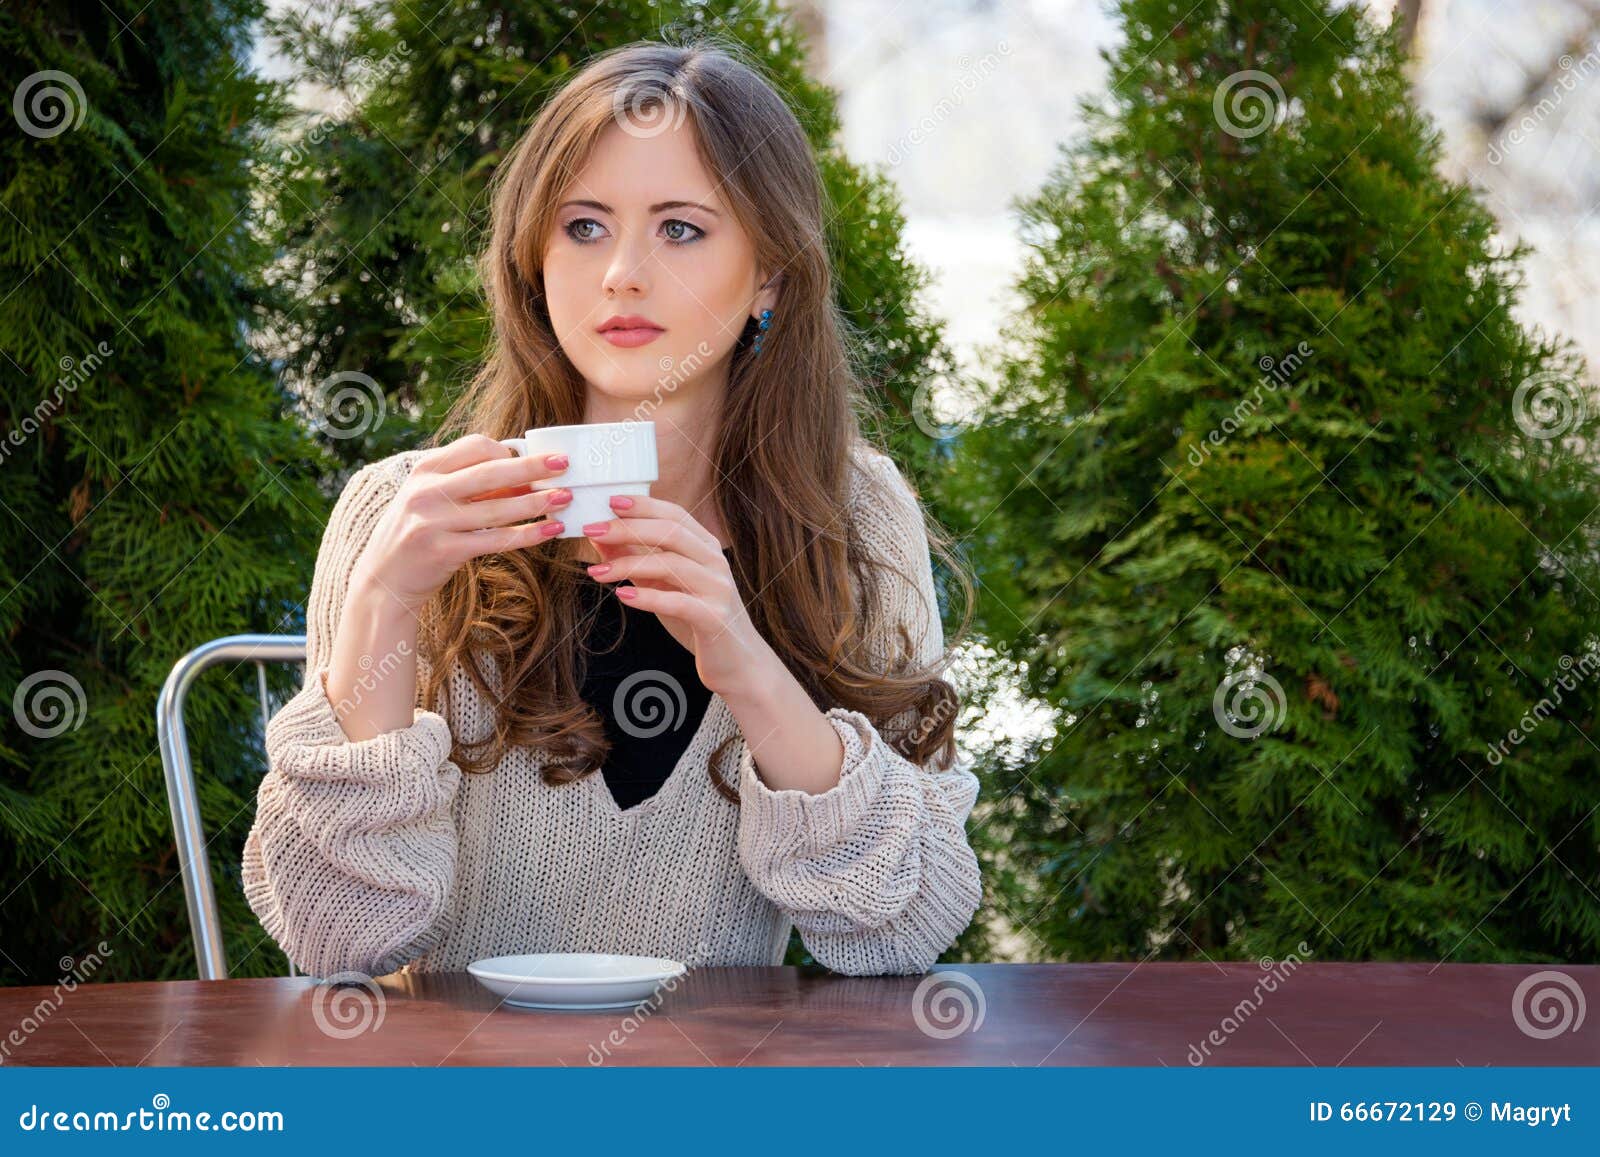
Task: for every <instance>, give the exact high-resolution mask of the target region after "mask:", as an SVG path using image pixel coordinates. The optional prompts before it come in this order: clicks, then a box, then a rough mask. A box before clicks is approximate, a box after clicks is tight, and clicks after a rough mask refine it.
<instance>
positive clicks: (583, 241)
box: [566, 217, 602, 245]
mask: <svg viewBox="0 0 1600 1157" xmlns="http://www.w3.org/2000/svg"><path fill="white" fill-rule="evenodd" d="M583 225H593V226H594V227H595V228H597V229H598V228H601V227H602V226H601V225H600V222H598V221H596V220H595V219H594V218H593V217H578V218H575V219H574V220H571V221H568V222H567V225H566V234H567V236H568V237H571V238H572V239H573V240H574V241H576V242H577V243H578V244H579V245H590V244H593V242H594V240H595V238H593V237H580V236H578V234H577V233H576V232H575V230H576V229H578V228H579V227H580V226H583Z"/></svg>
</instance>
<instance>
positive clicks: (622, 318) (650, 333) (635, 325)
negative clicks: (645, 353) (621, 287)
mask: <svg viewBox="0 0 1600 1157" xmlns="http://www.w3.org/2000/svg"><path fill="white" fill-rule="evenodd" d="M599 329H600V336H601V337H603V338H605V339H606V340H607V341H608V342H610V343H611V344H612V345H615V346H623V347H625V348H628V349H632V348H634V347H635V346H642V345H649V344H650V343H651V342H653V341H655V340H656V338H657V337H659V336H660V335H661V334H663V333H665V332H666V331H665V330H663V329H662V328H661V327H660V326H659V325H657V324H656V323H655V322H653V321H651V320H650V319H649V318H647V317H640V316H639V315H638V314H634V313H626V314H618V315H617V316H615V317H609V318H607V319H606V320H605V321H603V322H601V323H600V326H599Z"/></svg>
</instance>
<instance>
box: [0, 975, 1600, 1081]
mask: <svg viewBox="0 0 1600 1157" xmlns="http://www.w3.org/2000/svg"><path fill="white" fill-rule="evenodd" d="M1551 968H1554V969H1556V970H1559V972H1560V973H1561V974H1563V975H1564V976H1565V977H1567V978H1568V979H1569V980H1570V981H1571V982H1572V984H1574V985H1576V986H1577V987H1578V988H1579V989H1581V992H1582V994H1583V996H1584V1001H1585V1007H1586V1015H1585V1017H1584V1020H1583V1021H1582V1023H1581V1024H1579V1025H1578V1026H1577V1027H1576V1030H1575V1031H1571V1030H1569V1031H1564V1032H1561V1033H1560V1034H1559V1035H1555V1036H1551V1037H1549V1038H1548V1039H1540V1038H1539V1037H1537V1036H1535V1035H1530V1033H1529V1032H1526V1031H1524V1030H1523V1028H1521V1027H1519V1019H1520V1020H1521V1022H1522V1023H1523V1024H1528V1025H1530V1026H1531V1027H1532V1028H1533V1029H1534V1030H1535V1031H1539V1028H1540V1025H1539V1022H1538V1021H1537V1019H1531V1018H1530V1016H1529V1015H1528V1014H1527V1013H1526V1012H1525V1013H1524V1014H1523V1015H1522V1016H1521V1017H1520V1018H1519V1017H1518V1016H1517V1015H1515V1014H1514V1011H1513V998H1514V996H1515V995H1516V992H1517V988H1518V985H1519V983H1520V982H1522V981H1523V980H1524V979H1525V978H1528V977H1530V976H1532V975H1533V974H1535V973H1538V972H1541V971H1547V970H1549V969H1551ZM957 974H959V975H957ZM1264 975H1266V974H1265V973H1264V972H1263V970H1262V968H1261V967H1259V966H1258V965H1257V964H1255V963H1253V962H1248V961H1247V962H1230V963H1222V964H1189V963H1181V964H1180V963H1151V964H1134V963H1108V964H960V965H941V966H939V967H938V968H936V969H935V970H934V972H932V973H930V974H929V975H928V976H927V977H916V976H907V977H864V978H863V977H846V976H838V975H834V974H831V973H828V972H826V971H824V970H820V969H810V968H806V969H801V968H790V967H785V968H701V969H694V970H691V971H690V972H689V973H688V974H687V975H686V976H684V977H683V978H681V979H680V980H679V981H678V983H677V986H676V988H674V989H673V990H671V991H663V992H661V993H660V994H659V996H658V997H657V998H654V999H653V1000H651V1001H646V1002H644V1003H643V1004H641V1005H639V1006H638V1007H637V1008H636V1009H634V1010H629V1009H618V1010H608V1011H587V1012H586V1011H572V1010H566V1011H544V1010H530V1009H522V1008H516V1007H513V1006H510V1005H501V1004H499V1003H498V999H497V998H496V997H495V996H493V995H492V994H491V993H489V992H488V991H487V990H485V989H484V988H482V987H480V986H479V985H478V983H477V982H476V981H474V980H473V979H472V978H471V977H470V976H468V975H467V974H466V973H434V974H419V975H409V974H405V973H395V974H393V975H391V976H386V977H381V978H380V979H379V980H378V981H376V982H375V983H374V985H373V990H372V991H370V992H369V991H368V990H367V989H365V988H362V987H360V986H354V987H345V988H337V987H330V986H327V985H320V986H319V985H318V984H317V983H316V982H315V981H312V980H310V979H307V978H304V977H297V978H282V979H255V980H226V981H212V982H206V981H198V980H195V981H171V982H161V983H118V984H110V983H108V984H94V983H91V984H87V985H82V986H80V987H79V988H77V989H76V990H75V991H72V992H68V993H64V994H62V996H61V1001H60V1006H59V1007H58V1008H56V1009H54V1010H53V1011H52V1012H51V1013H50V1014H49V1015H48V1016H46V1017H44V1018H43V1023H41V1024H39V1025H38V1027H37V1028H35V1029H33V1030H31V1031H29V1032H27V1033H26V1034H25V1035H24V1039H23V1042H22V1043H21V1044H20V1045H18V1044H16V1043H14V1042H7V1043H6V1044H5V1051H4V1053H3V1056H0V1059H3V1060H4V1063H6V1064H13V1065H256V1064H260V1065H291V1064H292V1065H440V1064H447V1065H568V1066H575V1067H581V1066H587V1065H595V1064H618V1065H881V1064H895V1065H1030V1066H1031V1065H1040V1064H1046V1065H1168V1066H1173V1067H1179V1068H1181V1067H1185V1066H1188V1065H1191V1064H1195V1063H1203V1064H1207V1065H1317V1066H1337V1065H1355V1066H1366V1065H1457V1064H1460V1065H1497V1066H1500V1065H1596V1064H1600V966H1577V965H1568V966H1563V965H1554V966H1545V967H1544V968H1540V967H1533V966H1524V965H1499V964H1445V965H1431V964H1340V963H1320V962H1319V963H1306V964H1302V965H1300V966H1299V967H1298V969H1296V970H1295V971H1293V973H1292V974H1290V975H1288V976H1287V977H1286V978H1285V979H1283V980H1282V981H1281V982H1280V983H1279V984H1277V985H1276V990H1275V991H1270V992H1263V991H1261V988H1260V981H1261V980H1262V978H1263V976H1264ZM963 977H967V978H970V982H968V981H965V980H963ZM972 982H975V984H976V989H974V988H973V987H972ZM51 993H52V990H51V989H50V988H49V987H39V988H12V989H0V1037H3V1036H4V1034H5V1033H7V1032H9V1031H10V1030H11V1029H12V1028H13V1027H15V1026H19V1025H23V1026H25V1025H26V1024H28V1023H31V1022H28V1021H26V1020H25V1018H29V1017H33V1016H35V1015H36V1014H37V1012H38V1006H39V1005H40V1002H41V1001H48V1000H49V999H50V998H51ZM979 993H981V1002H980V1001H979V999H978V994H979ZM341 994H342V995H341ZM1241 1002H1245V1003H1244V1004H1241ZM1525 1003H1526V1002H1525ZM980 1007H981V1010H982V1019H981V1022H980V1021H979V1019H978V1010H979V1008H980ZM1219 1038H1220V1040H1221V1043H1220V1044H1218V1043H1215V1041H1216V1040H1217V1039H1219Z"/></svg>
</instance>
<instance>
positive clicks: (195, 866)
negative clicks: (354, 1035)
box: [156, 635, 306, 980]
mask: <svg viewBox="0 0 1600 1157" xmlns="http://www.w3.org/2000/svg"><path fill="white" fill-rule="evenodd" d="M305 658H306V637H305V636H304V635H228V636H226V637H224V638H220V639H213V640H211V642H209V643H203V644H201V645H200V646H198V647H196V648H195V649H194V650H192V651H190V652H189V653H188V654H187V655H185V656H184V657H183V658H181V659H179V660H178V661H177V663H175V664H174V665H173V668H172V672H171V674H169V675H168V676H167V681H166V683H165V685H163V686H162V688H161V698H160V700H159V701H158V702H157V703H156V735H157V737H158V738H159V739H160V741H161V763H162V766H163V767H164V768H165V769H166V776H167V805H168V807H169V808H170V809H171V811H172V835H173V839H174V840H175V841H176V843H177V848H178V866H179V868H180V869H181V870H182V872H183V894H184V898H185V900H186V901H187V902H188V906H189V927H190V929H191V931H192V932H193V933H194V954H195V960H196V961H197V963H198V964H199V969H200V979H201V980H226V979H228V957H227V953H226V951H225V950H224V949H223V946H222V923H221V918H220V916H219V914H218V911H217V896H216V892H215V891H214V890H213V889H212V886H211V862H210V860H208V859H207V858H206V847H207V841H206V834H205V825H204V824H203V822H202V821H201V818H200V797H199V794H198V793H197V792H196V790H195V779H194V768H193V765H192V763H191V762H190V758H189V740H188V734H187V732H186V731H185V730H184V724H183V704H184V700H185V698H186V697H187V696H188V693H189V688H190V686H192V685H193V683H194V681H195V679H196V678H198V677H199V675H200V673H201V672H202V671H204V670H206V669H207V668H210V667H215V666H217V665H219V664H222V663H235V664H237V663H244V662H254V663H255V665H256V685H257V688H258V689H259V692H260V696H261V726H262V729H263V733H265V728H266V726H267V720H268V719H269V717H270V716H269V705H268V702H267V668H266V664H267V663H268V662H278V663H301V664H304V663H305ZM289 975H290V976H294V975H297V973H296V971H295V967H294V964H293V963H292V962H291V963H290V965H289Z"/></svg>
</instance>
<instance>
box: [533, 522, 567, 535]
mask: <svg viewBox="0 0 1600 1157" xmlns="http://www.w3.org/2000/svg"><path fill="white" fill-rule="evenodd" d="M565 529H566V524H565V523H560V522H547V523H545V524H544V525H543V526H542V527H540V528H539V533H540V534H542V535H544V536H545V537H546V538H554V537H555V536H556V535H558V534H560V533H561V532H562V531H563V530H565Z"/></svg>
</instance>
